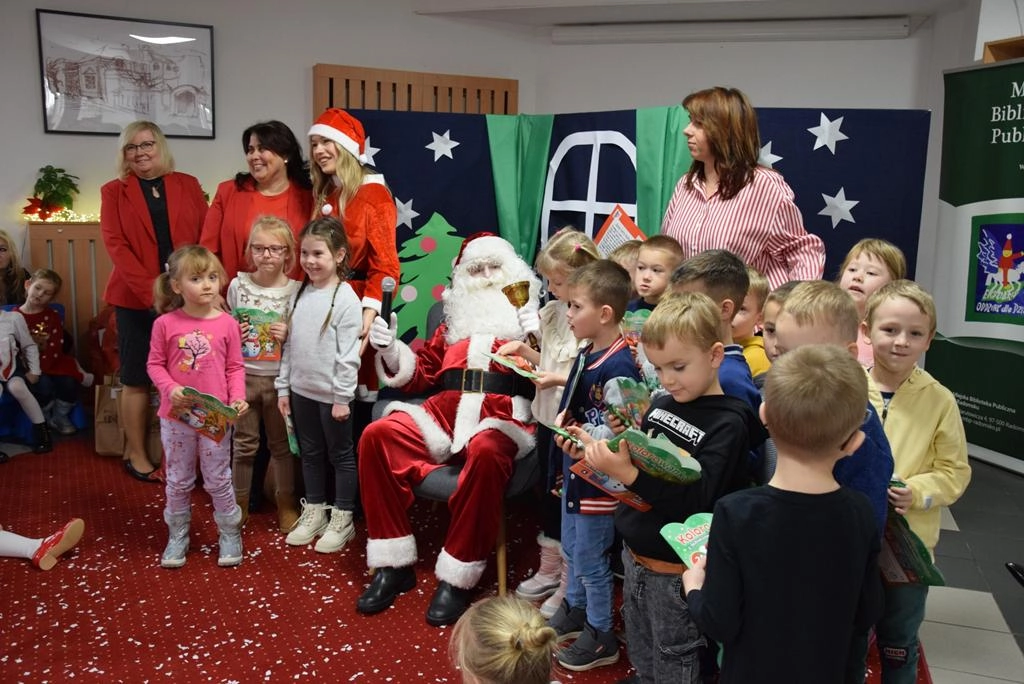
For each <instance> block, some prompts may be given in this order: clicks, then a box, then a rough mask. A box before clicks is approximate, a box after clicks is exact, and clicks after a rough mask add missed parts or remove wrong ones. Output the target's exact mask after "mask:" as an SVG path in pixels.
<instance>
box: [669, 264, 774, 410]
mask: <svg viewBox="0 0 1024 684" xmlns="http://www.w3.org/2000/svg"><path fill="white" fill-rule="evenodd" d="M749 287H750V278H749V276H747V266H746V264H744V263H743V260H742V259H740V258H739V257H738V256H736V255H735V254H733V253H732V252H730V251H728V250H724V249H709V250H706V251H703V252H701V253H700V254H696V255H694V256H692V257H690V258H689V259H687V260H686V261H684V262H682V263H681V264H679V267H678V268H676V270H675V271H673V272H672V291H673V292H676V293H683V292H702V293H704V294H706V295H708V296H709V297H711V299H712V300H713V301H714V302H715V303H716V304H718V307H719V339H721V340H722V344H723V345H725V360H724V361H723V362H722V367H721V368H720V369H719V372H718V379H719V381H720V382H721V383H722V389H723V390H724V391H725V393H726V394H728V395H730V396H733V397H739V398H740V399H743V400H744V401H746V402H747V403H748V404H750V406H751V407H753V409H754V410H755V411H756V410H757V407H758V406H760V405H761V394H760V392H758V391H757V386H756V385H754V380H753V376H752V375H751V373H750V366H748V365H747V360H746V359H745V358H744V357H743V347H741V346H740V345H738V344H735V342H734V341H733V337H732V321H733V318H734V317H735V316H736V312H737V311H739V307H740V304H741V303H742V302H743V299H744V298H745V297H746V296H747V289H748V288H749Z"/></svg>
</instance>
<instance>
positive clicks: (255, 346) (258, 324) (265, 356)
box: [231, 308, 281, 361]
mask: <svg viewBox="0 0 1024 684" xmlns="http://www.w3.org/2000/svg"><path fill="white" fill-rule="evenodd" d="M231 315H232V316H234V317H235V319H237V320H238V322H239V323H247V324H248V325H249V328H248V330H246V331H245V332H243V333H242V359H243V360H245V361H280V360H281V343H280V342H278V341H277V338H276V337H274V336H273V335H272V334H271V333H270V325H271V324H272V323H277V322H278V321H280V320H281V315H280V314H278V313H275V312H273V311H264V310H262V309H244V308H238V309H235V310H234V311H232V312H231Z"/></svg>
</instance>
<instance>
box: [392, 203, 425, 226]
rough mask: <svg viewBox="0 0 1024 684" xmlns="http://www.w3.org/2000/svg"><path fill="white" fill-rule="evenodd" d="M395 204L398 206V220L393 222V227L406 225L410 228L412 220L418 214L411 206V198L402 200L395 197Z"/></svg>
mask: <svg viewBox="0 0 1024 684" xmlns="http://www.w3.org/2000/svg"><path fill="white" fill-rule="evenodd" d="M395 205H396V206H397V207H398V221H396V222H395V228H398V227H399V226H408V228H409V230H412V220H413V219H414V218H416V217H417V216H419V215H420V212H418V211H415V210H414V209H413V208H412V200H409V201H408V202H403V201H402V200H400V199H398V198H397V197H396V198H395Z"/></svg>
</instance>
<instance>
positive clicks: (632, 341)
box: [619, 309, 651, 350]
mask: <svg viewBox="0 0 1024 684" xmlns="http://www.w3.org/2000/svg"><path fill="white" fill-rule="evenodd" d="M650 317H651V312H650V310H648V309H639V310H637V311H627V312H626V313H625V315H623V317H622V322H621V323H620V324H619V329H620V330H621V331H622V336H623V337H625V338H626V343H627V344H629V346H630V348H632V349H634V350H635V349H636V346H637V345H638V344H640V333H641V331H643V329H644V323H646V322H647V319H648V318H650Z"/></svg>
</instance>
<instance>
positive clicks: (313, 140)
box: [309, 108, 399, 440]
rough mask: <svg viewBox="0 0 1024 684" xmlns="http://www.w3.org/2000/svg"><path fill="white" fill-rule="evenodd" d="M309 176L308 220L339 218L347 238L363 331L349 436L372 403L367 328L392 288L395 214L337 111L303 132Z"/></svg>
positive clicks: (354, 125)
mask: <svg viewBox="0 0 1024 684" xmlns="http://www.w3.org/2000/svg"><path fill="white" fill-rule="evenodd" d="M309 144H310V153H309V156H310V160H311V165H310V166H311V171H312V176H313V218H320V217H321V216H335V217H339V218H341V223H342V225H343V226H345V235H346V237H348V263H349V268H350V272H349V277H348V282H349V284H351V285H352V289H354V290H355V292H356V295H358V296H359V297H360V298H361V299H362V304H363V327H362V330H361V331H360V332H359V336H360V338H361V339H362V346H361V347H360V354H361V355H362V364H361V365H360V368H359V387H358V388H357V389H356V400H357V402H356V406H355V408H354V410H353V413H354V420H355V425H354V428H353V429H354V436H355V438H356V440H358V438H359V434H360V432H361V431H362V426H363V425H365V424H366V422H367V421H368V419H369V406H370V404H368V403H367V402H372V401H373V400H374V399H375V398H376V389H377V375H376V371H375V370H374V366H373V350H372V349H369V350H368V349H367V342H368V338H367V333H368V332H369V331H370V324H371V323H373V319H374V318H375V317H376V316H377V314H378V313H380V307H381V297H382V295H383V290H382V288H381V282H382V281H383V280H384V278H386V277H390V278H393V279H394V280H395V282H396V283H397V282H398V276H399V274H398V248H397V247H396V246H395V229H396V228H397V224H398V210H397V209H396V207H395V200H394V198H393V197H392V196H391V192H390V191H389V190H388V189H387V186H385V185H384V176H382V175H381V174H380V173H379V172H378V171H377V170H376V169H374V168H373V167H372V166H369V165H368V164H367V159H366V134H365V133H364V132H363V125H362V124H361V123H360V122H359V120H358V119H356V118H355V117H353V116H352V115H351V114H349V113H348V112H346V111H345V110H343V109H336V108H332V109H328V110H326V111H324V113H323V114H321V115H320V117H319V118H318V119H317V120H316V121H315V122H314V123H313V126H312V128H310V129H309Z"/></svg>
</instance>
